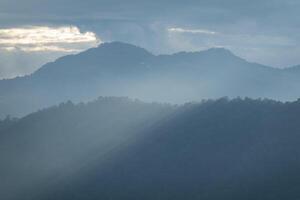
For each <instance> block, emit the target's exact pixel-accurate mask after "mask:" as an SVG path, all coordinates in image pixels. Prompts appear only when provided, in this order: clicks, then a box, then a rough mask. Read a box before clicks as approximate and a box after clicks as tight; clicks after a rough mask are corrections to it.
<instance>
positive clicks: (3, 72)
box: [0, 0, 300, 78]
mask: <svg viewBox="0 0 300 200" xmlns="http://www.w3.org/2000/svg"><path fill="white" fill-rule="evenodd" d="M299 10H300V1H299V0H251V1H249V0H185V1H182V0H181V1H179V0H151V1H149V0H147V1H146V0H85V1H82V0H23V1H20V0H0V78H12V77H16V76H22V75H25V74H30V73H32V72H34V71H35V70H36V69H38V68H39V67H40V66H41V65H42V64H44V63H46V62H50V61H53V60H55V59H56V58H58V57H60V56H63V55H67V54H74V53H78V52H80V51H83V50H85V49H88V48H91V47H95V46H97V45H100V44H101V43H103V42H111V41H123V42H128V43H132V44H135V45H138V46H140V47H144V48H146V49H147V50H149V51H150V52H152V53H154V54H166V53H175V52H178V51H200V50H205V49H208V48H212V47H223V48H227V49H229V50H231V51H232V52H233V53H235V54H236V55H238V56H241V57H243V58H245V59H247V60H249V61H251V62H258V63H261V64H265V65H269V66H273V67H280V68H284V67H289V66H294V65H298V64H300V56H299V54H300V34H299V33H300V30H299V29H300V15H299V14H298V13H299Z"/></svg>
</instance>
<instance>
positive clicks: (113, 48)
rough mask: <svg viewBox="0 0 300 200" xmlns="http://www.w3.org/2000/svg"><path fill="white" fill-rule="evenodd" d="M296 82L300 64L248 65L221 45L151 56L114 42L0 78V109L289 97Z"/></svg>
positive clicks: (20, 111)
mask: <svg viewBox="0 0 300 200" xmlns="http://www.w3.org/2000/svg"><path fill="white" fill-rule="evenodd" d="M299 84H300V70H299V67H293V68H288V69H276V68H272V67H268V66H264V65H260V64H257V63H251V62H248V61H246V60H244V59H242V58H240V57H238V56H236V55H234V54H233V53H231V52H230V51H229V50H226V49H223V48H213V49H209V50H206V51H201V52H180V53H176V54H172V55H153V54H151V53H150V52H148V51H147V50H145V49H143V48H140V47H137V46H134V45H130V44H126V43H121V42H112V43H104V44H102V45H100V46H99V47H97V48H93V49H89V50H87V51H85V52H82V53H79V54H77V55H69V56H65V57H62V58H59V59H58V60H56V61H55V62H52V63H48V64H46V65H44V66H42V67H41V68H40V69H39V70H37V71H36V72H34V73H33V74H31V75H29V76H24V77H18V78H14V79H9V80H1V81H0V110H1V118H3V117H5V116H6V115H12V116H16V117H20V116H24V115H26V114H29V113H31V112H33V111H36V110H37V109H42V108H44V107H48V106H52V105H55V104H58V103H60V102H64V101H67V100H73V101H74V102H81V101H89V100H92V99H95V98H97V97H98V96H128V97H131V98H138V99H141V100H143V101H146V102H151V101H158V102H170V103H184V102H188V101H199V100H202V99H209V98H220V97H223V96H228V97H238V96H240V97H246V96H247V97H253V98H258V97H260V98H272V99H277V100H282V101H287V100H296V99H297V98H298V97H299V96H300V91H299V89H298V86H299Z"/></svg>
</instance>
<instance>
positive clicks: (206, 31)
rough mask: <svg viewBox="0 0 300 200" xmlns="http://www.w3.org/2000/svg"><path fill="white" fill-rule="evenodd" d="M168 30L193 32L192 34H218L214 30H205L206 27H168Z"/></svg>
mask: <svg viewBox="0 0 300 200" xmlns="http://www.w3.org/2000/svg"><path fill="white" fill-rule="evenodd" d="M167 30H168V32H173V33H193V34H206V35H215V34H218V33H217V32H215V31H211V30H206V29H184V28H178V27H175V28H168V29H167Z"/></svg>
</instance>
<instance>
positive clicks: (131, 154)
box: [0, 97, 300, 200]
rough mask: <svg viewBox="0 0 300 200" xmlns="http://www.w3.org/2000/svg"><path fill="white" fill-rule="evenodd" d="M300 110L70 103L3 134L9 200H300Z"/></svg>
mask: <svg viewBox="0 0 300 200" xmlns="http://www.w3.org/2000/svg"><path fill="white" fill-rule="evenodd" d="M299 114H300V102H299V101H296V102H290V103H281V102H277V101H273V100H252V99H249V98H246V99H233V100H228V99H226V98H222V99H219V100H214V101H213V100H209V101H203V102H202V103H189V104H185V105H181V106H172V105H168V104H154V103H152V104H150V103H143V102H140V101H132V100H129V99H126V98H112V97H110V98H108V97H107V98H102V97H101V98H99V99H98V100H96V101H93V102H91V103H88V104H77V105H74V104H73V103H71V102H67V103H63V104H60V105H59V106H55V107H52V108H48V109H45V110H42V111H39V112H36V113H33V114H30V115H28V116H26V117H24V118H21V119H18V120H12V119H7V121H11V122H10V123H7V124H9V125H7V126H6V127H5V128H3V129H2V130H1V131H0V148H1V151H0V159H1V165H0V176H1V182H0V197H1V199H6V200H19V199H20V200H27V199H28V200H56V199H63V200H71V199H72V200H73V199H76V200H96V199H112V200H115V199H125V200H126V199H130V200H131V199H145V200H148V199H149V200H150V199H204V200H215V199H224V200H227V199H228V200H229V199H247V200H257V199H265V200H271V199H272V200H281V199H291V200H294V199H299V198H300V193H299V190H300V182H299V179H300V174H299V167H300V162H299V159H298V158H299V156H300V149H299V138H300V135H299V132H300V121H299V120H300V119H299Z"/></svg>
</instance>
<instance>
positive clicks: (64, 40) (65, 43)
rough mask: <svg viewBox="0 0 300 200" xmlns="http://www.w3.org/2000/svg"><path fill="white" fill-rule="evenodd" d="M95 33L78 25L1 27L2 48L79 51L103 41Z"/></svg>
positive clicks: (36, 50)
mask: <svg viewBox="0 0 300 200" xmlns="http://www.w3.org/2000/svg"><path fill="white" fill-rule="evenodd" d="M101 42H102V41H101V39H99V38H98V37H97V36H96V34H95V33H93V32H84V33H83V32H81V31H80V30H79V28H77V27H76V26H61V27H47V26H30V27H18V28H7V29H0V49H2V50H6V51H15V50H21V51H25V52H39V51H48V52H77V51H81V50H83V49H86V48H89V47H93V46H96V45H98V44H99V43H101Z"/></svg>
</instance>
